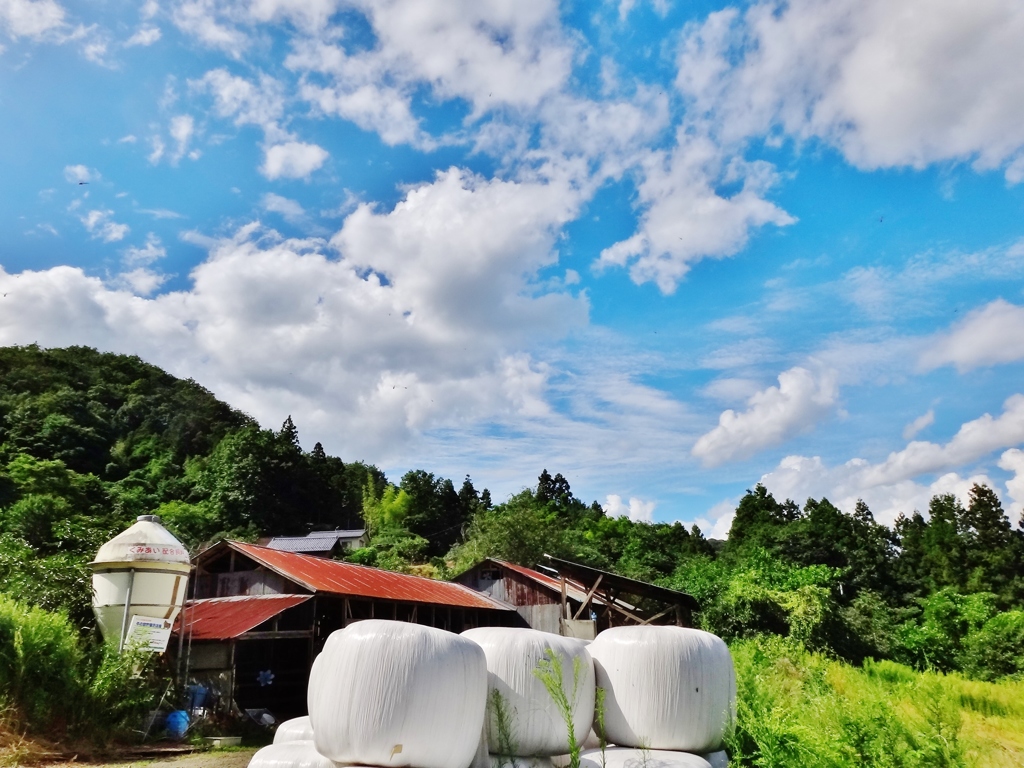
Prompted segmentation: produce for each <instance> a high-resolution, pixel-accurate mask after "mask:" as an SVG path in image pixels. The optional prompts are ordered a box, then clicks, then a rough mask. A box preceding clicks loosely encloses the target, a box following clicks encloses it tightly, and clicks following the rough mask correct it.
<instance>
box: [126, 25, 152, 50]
mask: <svg viewBox="0 0 1024 768" xmlns="http://www.w3.org/2000/svg"><path fill="white" fill-rule="evenodd" d="M160 37H161V33H160V27H154V26H152V25H150V24H144V25H143V26H141V27H139V29H138V30H137V31H136V32H135V34H134V35H132V36H131V37H129V38H128V39H127V40H125V41H124V44H125V46H127V47H129V48H130V47H132V46H136V45H141V46H150V45H152V44H153V43H155V42H157V41H158V40H159V39H160Z"/></svg>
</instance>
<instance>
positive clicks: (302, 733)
mask: <svg viewBox="0 0 1024 768" xmlns="http://www.w3.org/2000/svg"><path fill="white" fill-rule="evenodd" d="M312 740H313V726H312V725H310V723H309V715H306V716H305V717H296V718H293V719H292V720H285V721H284V722H283V723H281V724H280V725H279V726H277V730H276V731H274V743H275V744H284V743H285V742H286V741H312Z"/></svg>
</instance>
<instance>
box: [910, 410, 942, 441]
mask: <svg viewBox="0 0 1024 768" xmlns="http://www.w3.org/2000/svg"><path fill="white" fill-rule="evenodd" d="M934 423H935V411H934V410H932V409H931V408H929V409H928V412H927V413H923V414H921V415H920V416H918V417H917V418H916V419H914V420H913V421H912V422H910V423H909V424H907V426H905V427H904V428H903V439H904V440H912V439H913V438H914V437H915V436H916V435H917V433H918V432H920V431H921V430H922V429H924V428H925V427H930V426H931V425H932V424H934Z"/></svg>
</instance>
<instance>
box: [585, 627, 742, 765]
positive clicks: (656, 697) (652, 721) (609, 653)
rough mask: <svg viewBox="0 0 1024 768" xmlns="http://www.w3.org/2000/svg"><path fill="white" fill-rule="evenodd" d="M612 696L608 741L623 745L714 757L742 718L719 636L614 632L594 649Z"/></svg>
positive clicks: (607, 704)
mask: <svg viewBox="0 0 1024 768" xmlns="http://www.w3.org/2000/svg"><path fill="white" fill-rule="evenodd" d="M587 650H588V651H589V652H590V655H591V656H592V657H593V659H594V671H595V672H596V674H597V684H598V685H599V686H601V687H602V688H604V690H605V700H604V710H605V711H604V725H605V738H606V739H607V740H608V741H609V742H610V743H612V744H617V745H619V746H624V747H639V746H642V745H643V746H647V747H650V748H651V749H663V750H678V751H682V752H696V753H701V752H711V751H714V750H717V749H719V748H720V747H721V744H722V738H723V737H724V736H725V733H726V730H727V729H728V728H729V725H730V723H731V722H732V721H733V719H734V718H735V712H736V673H735V672H734V670H733V665H732V656H731V655H730V654H729V649H728V647H727V646H726V645H725V643H724V642H723V641H722V639H721V638H720V637H717V636H716V635H712V634H711V633H710V632H702V631H701V630H699V629H686V628H683V627H650V626H639V627H614V628H612V629H606V630H605V631H604V632H602V633H601V634H599V635H598V636H597V639H596V640H594V642H593V643H591V644H590V646H589V647H588V649H587Z"/></svg>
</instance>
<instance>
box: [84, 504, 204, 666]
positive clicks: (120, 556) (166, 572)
mask: <svg viewBox="0 0 1024 768" xmlns="http://www.w3.org/2000/svg"><path fill="white" fill-rule="evenodd" d="M91 565H92V572H93V576H92V592H93V596H92V610H93V613H95V614H96V621H97V623H98V624H99V626H100V632H102V633H103V639H104V640H106V641H107V642H108V643H116V644H117V647H118V649H119V650H120V649H123V648H124V646H125V643H126V640H127V637H128V632H129V629H130V628H131V627H132V626H133V619H134V624H135V625H136V626H138V627H139V636H140V637H142V636H143V635H146V634H147V633H146V630H147V629H148V630H150V632H149V635H150V637H152V636H153V632H154V631H155V633H156V637H161V636H162V637H163V638H164V640H163V647H166V636H167V635H168V634H169V632H170V627H171V625H172V624H173V623H174V619H175V618H176V617H177V615H178V611H180V610H181V606H182V603H183V602H184V601H185V592H186V591H187V587H188V574H189V571H190V570H191V567H192V566H191V562H190V560H189V556H188V550H187V549H185V546H184V545H183V544H182V543H181V542H180V541H178V540H177V539H176V538H174V536H172V535H171V533H170V531H168V530H167V529H166V528H164V527H163V526H162V525H160V518H159V517H157V516H156V515H142V516H141V517H139V518H138V520H137V522H136V523H135V525H133V526H132V527H131V528H128V529H127V530H125V531H124V532H122V533H119V534H118V535H117V536H115V537H114V538H112V539H111V540H110V541H108V542H107V543H106V544H104V545H103V546H102V547H100V550H99V552H97V553H96V559H95V560H93V561H92V563H91ZM158 645H159V642H157V643H156V644H155V646H158ZM155 646H154V649H155ZM161 650H162V648H161Z"/></svg>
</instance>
